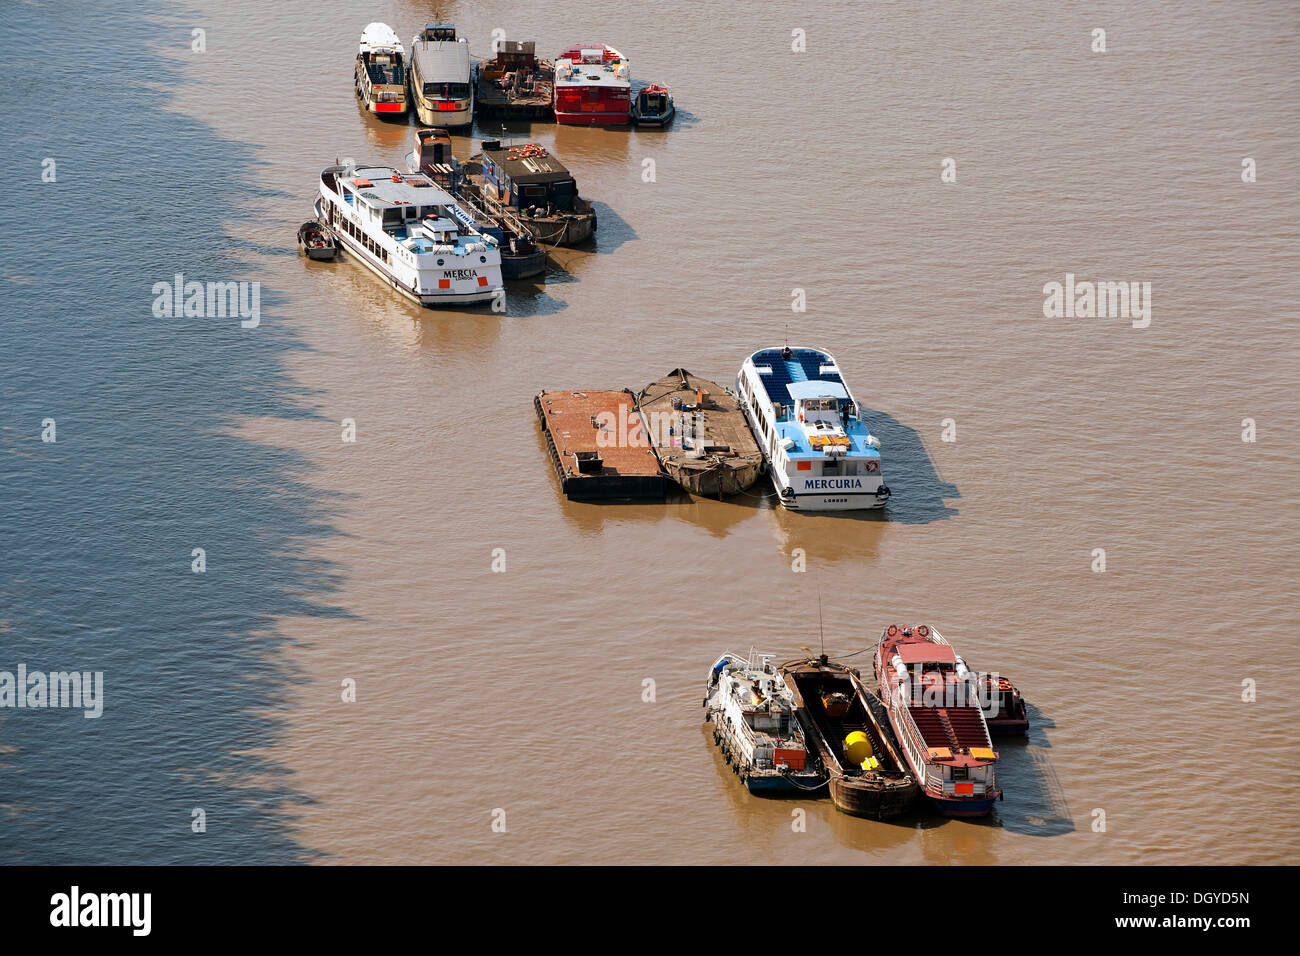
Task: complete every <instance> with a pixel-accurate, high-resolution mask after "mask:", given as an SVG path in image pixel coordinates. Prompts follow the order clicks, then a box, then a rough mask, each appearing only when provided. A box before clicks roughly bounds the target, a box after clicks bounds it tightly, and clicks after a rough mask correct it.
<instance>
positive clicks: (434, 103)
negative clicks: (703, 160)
mask: <svg viewBox="0 0 1300 956" xmlns="http://www.w3.org/2000/svg"><path fill="white" fill-rule="evenodd" d="M410 73H411V105H412V107H413V108H414V109H415V117H416V119H417V120H419V121H420V122H421V123H423V124H424V125H425V126H468V125H470V124H471V123H473V122H474V87H473V85H472V83H473V68H472V67H471V65H470V59H469V41H468V40H464V39H461V40H457V39H456V27H455V26H453V25H452V24H450V23H430V24H429V25H428V26H426V27H425V28H424V30H422V31H421V32H420V35H419V36H417V37H416V38H415V39H413V40H412V41H411V70H410Z"/></svg>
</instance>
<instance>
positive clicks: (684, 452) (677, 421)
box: [637, 368, 763, 494]
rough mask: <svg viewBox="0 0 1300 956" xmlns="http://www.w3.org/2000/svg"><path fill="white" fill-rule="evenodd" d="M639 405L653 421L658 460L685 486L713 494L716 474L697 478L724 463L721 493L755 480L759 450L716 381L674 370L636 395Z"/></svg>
mask: <svg viewBox="0 0 1300 956" xmlns="http://www.w3.org/2000/svg"><path fill="white" fill-rule="evenodd" d="M701 394H702V395H703V398H704V401H703V403H702V404H701V403H700V398H701ZM674 403H676V405H674ZM637 408H638V409H639V410H640V411H641V413H642V419H643V420H644V421H645V422H646V423H647V425H651V426H652V427H650V428H648V431H649V433H650V441H651V444H652V445H654V448H655V451H656V453H657V454H658V455H659V460H660V461H661V462H662V463H663V466H664V468H665V469H666V470H667V471H668V473H669V475H671V476H672V477H673V478H674V479H675V480H676V481H678V483H680V484H681V485H682V486H683V487H684V488H686V490H687V491H691V492H694V493H696V494H700V493H704V492H705V487H704V486H705V485H708V491H709V492H710V493H711V492H712V490H713V485H716V484H717V482H718V481H719V480H720V479H719V478H718V476H717V475H715V476H714V480H713V482H712V484H709V483H708V482H704V484H701V481H702V480H703V479H704V478H705V477H706V476H707V475H708V474H710V473H716V472H719V471H720V470H721V469H724V468H725V469H727V470H728V471H730V472H732V474H730V475H729V476H728V479H729V480H727V481H724V482H723V484H724V486H725V487H723V488H721V489H720V490H721V491H722V492H724V493H735V492H738V491H743V490H745V489H746V488H748V487H750V486H751V485H753V484H754V482H755V481H756V480H757V479H758V476H759V471H760V469H761V466H762V463H763V452H762V450H761V449H760V448H759V447H758V442H757V441H755V440H754V434H753V432H752V431H750V428H749V423H748V422H747V421H746V420H745V413H744V412H743V411H741V408H740V402H739V401H738V400H737V399H736V397H735V396H734V395H732V394H731V393H729V392H728V391H727V390H726V389H724V388H723V387H722V386H721V385H719V384H718V383H716V382H710V381H709V380H708V379H703V378H700V377H699V376H698V375H692V374H691V373H690V372H688V371H687V370H686V369H683V368H677V369H673V370H672V371H671V372H669V373H668V374H667V375H665V376H664V377H663V378H661V379H658V380H656V381H654V382H651V383H650V384H649V385H647V386H646V387H645V388H643V389H642V390H641V391H640V392H639V393H638V394H637ZM665 422H666V423H668V424H667V425H666V424H664V423H665ZM669 426H671V434H670V433H669V431H670V429H669Z"/></svg>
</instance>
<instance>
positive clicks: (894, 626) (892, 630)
mask: <svg viewBox="0 0 1300 956" xmlns="http://www.w3.org/2000/svg"><path fill="white" fill-rule="evenodd" d="M885 633H886V634H888V635H889V636H890V637H893V636H894V635H895V634H897V633H898V625H897V624H891V625H889V627H888V628H887V629H886V630H885Z"/></svg>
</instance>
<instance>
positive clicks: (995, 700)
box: [979, 674, 1029, 737]
mask: <svg viewBox="0 0 1300 956" xmlns="http://www.w3.org/2000/svg"><path fill="white" fill-rule="evenodd" d="M979 680H980V690H981V696H982V697H983V699H984V701H985V711H984V723H986V724H987V725H988V728H989V733H990V734H992V735H993V736H995V737H1003V736H1005V737H1009V736H1015V735H1019V734H1027V733H1029V709H1028V708H1027V707H1026V706H1025V699H1024V697H1022V696H1021V695H1020V691H1018V690H1016V685H1015V684H1013V683H1011V681H1009V680H1007V679H1006V678H1005V677H1003V676H1002V675H1001V674H982V675H980V678H979ZM990 714H991V716H990Z"/></svg>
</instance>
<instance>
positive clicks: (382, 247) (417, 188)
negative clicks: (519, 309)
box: [316, 165, 504, 305]
mask: <svg viewBox="0 0 1300 956" xmlns="http://www.w3.org/2000/svg"><path fill="white" fill-rule="evenodd" d="M316 210H317V215H318V217H319V218H321V219H322V220H323V221H324V222H327V223H328V224H329V226H330V228H331V229H332V230H333V232H334V235H335V236H337V237H338V240H339V242H340V243H341V244H342V246H343V248H344V249H346V250H347V252H348V254H349V255H350V256H351V258H353V259H355V260H357V261H358V262H360V263H361V264H363V265H364V266H366V268H368V269H370V270H371V271H372V272H374V273H375V274H376V275H378V276H379V277H380V278H381V279H383V280H384V281H385V282H387V283H388V284H389V285H391V286H392V287H393V288H395V289H396V290H397V291H398V292H401V293H402V294H403V295H405V296H406V297H407V298H410V299H414V300H415V301H416V302H419V303H420V304H421V305H453V304H465V303H472V302H486V301H488V300H490V299H492V298H493V297H494V296H496V295H498V294H503V289H504V286H503V285H502V283H501V253H500V250H499V249H498V248H497V241H496V240H495V239H494V238H493V237H491V236H489V235H486V234H484V233H483V232H482V231H481V230H480V228H479V226H478V224H477V223H475V222H474V220H473V219H472V218H471V217H470V215H469V214H468V213H467V212H465V210H463V209H461V208H460V206H459V205H457V203H456V200H455V199H454V198H453V197H452V195H451V194H450V193H448V192H447V191H446V190H444V189H441V188H439V187H438V186H437V185H435V184H434V182H433V180H432V179H430V178H429V177H428V176H426V175H425V174H423V173H418V172H416V173H400V172H398V171H397V170H395V169H392V168H391V167H388V166H361V165H351V166H330V167H328V168H326V169H325V170H324V171H322V172H321V174H320V197H319V198H318V199H317V201H316Z"/></svg>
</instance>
